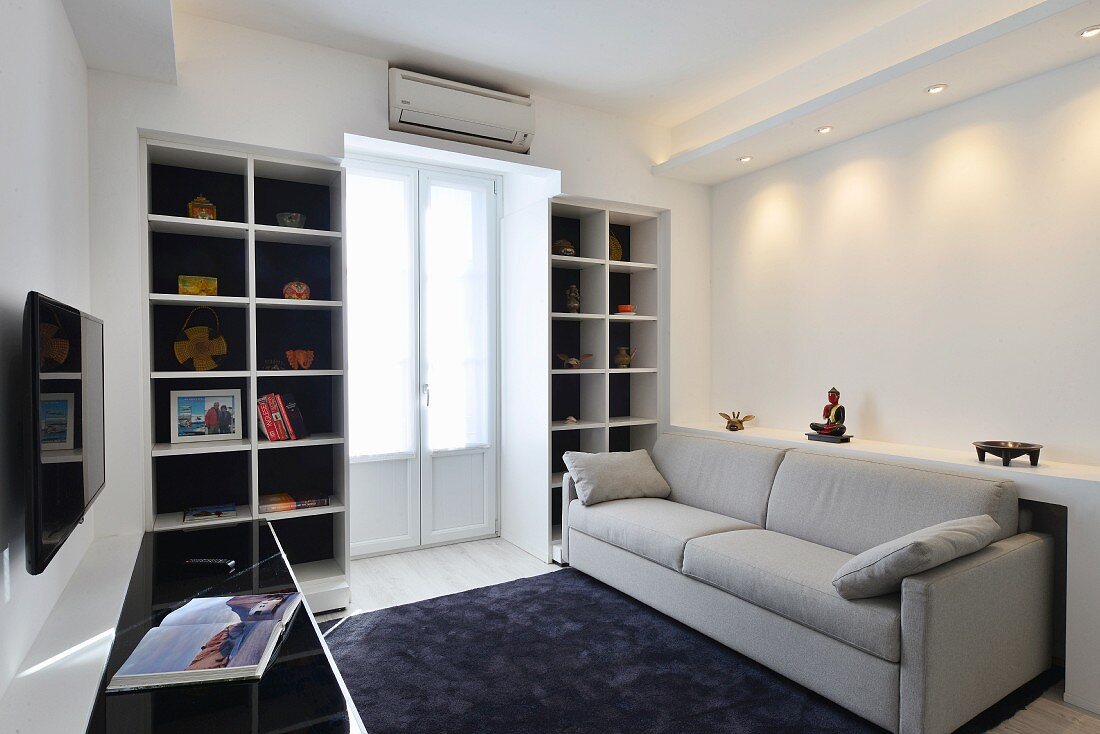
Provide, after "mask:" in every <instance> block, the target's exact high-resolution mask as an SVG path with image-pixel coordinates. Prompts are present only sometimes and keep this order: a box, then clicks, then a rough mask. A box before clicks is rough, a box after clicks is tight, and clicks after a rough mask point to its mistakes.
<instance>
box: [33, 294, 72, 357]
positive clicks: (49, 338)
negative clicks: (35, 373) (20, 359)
mask: <svg viewBox="0 0 1100 734" xmlns="http://www.w3.org/2000/svg"><path fill="white" fill-rule="evenodd" d="M46 310H47V311H49V312H50V315H51V316H53V323H52V324H51V323H40V324H38V345H39V346H38V348H39V350H40V352H39V358H38V369H40V370H42V371H43V372H48V371H50V370H56V369H57V368H58V367H60V366H61V365H63V364H65V360H67V359H68V358H69V349H70V347H71V344H70V343H69V337H68V336H67V335H66V334H65V330H64V329H62V328H61V320H60V319H59V318H57V312H56V311H54V310H53V309H52V308H47V309H46Z"/></svg>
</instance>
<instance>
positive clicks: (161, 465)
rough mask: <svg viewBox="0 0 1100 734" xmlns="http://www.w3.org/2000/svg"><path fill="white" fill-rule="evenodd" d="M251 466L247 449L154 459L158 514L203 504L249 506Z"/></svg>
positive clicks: (154, 481)
mask: <svg viewBox="0 0 1100 734" xmlns="http://www.w3.org/2000/svg"><path fill="white" fill-rule="evenodd" d="M249 468H250V456H249V453H248V452H247V451H227V452H222V453H213V454H211V453H205V454H183V455H181V456H158V457H156V458H154V459H153V483H154V486H155V487H156V491H155V499H156V509H157V513H158V514H163V513H166V512H182V511H184V510H186V509H188V508H189V507H201V506H203V505H223V504H234V505H247V504H248V497H249V487H250V486H251V484H250V481H249Z"/></svg>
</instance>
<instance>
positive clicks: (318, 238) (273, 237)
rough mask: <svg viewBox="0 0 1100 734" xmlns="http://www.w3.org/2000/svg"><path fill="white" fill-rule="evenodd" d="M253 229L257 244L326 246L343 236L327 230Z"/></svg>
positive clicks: (268, 227) (269, 226)
mask: <svg viewBox="0 0 1100 734" xmlns="http://www.w3.org/2000/svg"><path fill="white" fill-rule="evenodd" d="M253 229H254V230H255V232H256V240H257V241H258V242H279V243H289V244H297V245H321V246H328V245H331V244H333V243H334V242H339V241H340V238H341V237H342V236H343V235H342V234H341V233H340V232H331V231H329V230H327V229H306V228H305V227H301V228H299V227H279V226H273V225H270V224H257V225H254V226H253Z"/></svg>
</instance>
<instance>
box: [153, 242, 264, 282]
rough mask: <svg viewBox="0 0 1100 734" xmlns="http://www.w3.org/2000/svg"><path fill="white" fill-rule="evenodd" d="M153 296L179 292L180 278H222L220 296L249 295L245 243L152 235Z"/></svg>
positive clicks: (220, 279) (220, 280) (219, 280)
mask: <svg viewBox="0 0 1100 734" xmlns="http://www.w3.org/2000/svg"><path fill="white" fill-rule="evenodd" d="M149 248H150V257H149V265H150V271H151V275H150V284H149V285H150V288H149V291H150V293H178V292H179V276H181V275H204V276H212V277H215V278H217V279H218V295H219V296H247V295H248V251H247V246H246V244H245V241H244V240H243V239H241V240H234V239H226V238H222V237H196V236H193V235H182V234H166V233H164V232H152V233H150V235H149Z"/></svg>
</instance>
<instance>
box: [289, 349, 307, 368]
mask: <svg viewBox="0 0 1100 734" xmlns="http://www.w3.org/2000/svg"><path fill="white" fill-rule="evenodd" d="M286 361H287V362H289V363H290V369H292V370H308V369H309V368H310V367H311V366H312V365H313V350H312V349H288V350H286Z"/></svg>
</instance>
